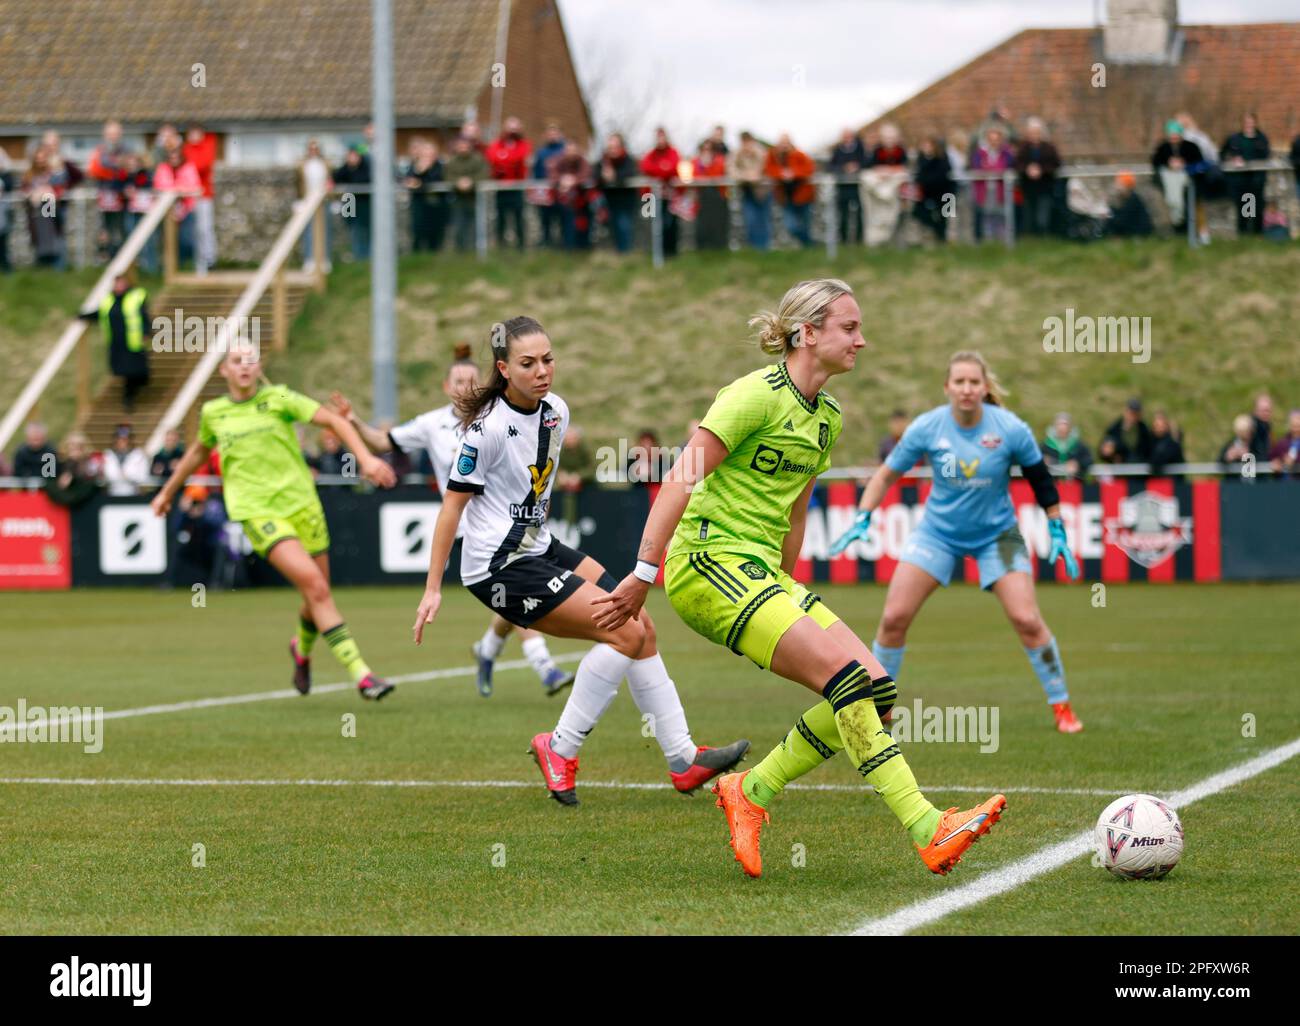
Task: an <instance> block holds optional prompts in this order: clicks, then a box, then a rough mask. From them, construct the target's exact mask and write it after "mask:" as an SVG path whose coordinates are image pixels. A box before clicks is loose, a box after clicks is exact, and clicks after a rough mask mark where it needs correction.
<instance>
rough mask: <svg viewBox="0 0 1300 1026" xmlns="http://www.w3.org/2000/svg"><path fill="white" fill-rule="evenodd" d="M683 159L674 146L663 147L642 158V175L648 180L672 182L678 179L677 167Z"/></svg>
mask: <svg viewBox="0 0 1300 1026" xmlns="http://www.w3.org/2000/svg"><path fill="white" fill-rule="evenodd" d="M679 163H681V157H680V156H679V155H678V153H677V150H676V149H675V148H674V147H672V146H661V147H659V148H658V149H653V150H650V151H649V152H648V153H647V154H646V155H645V156H644V157H642V158H641V173H642V174H643V175H645V176H646V177H647V178H662V179H663V180H664V182H670V181H672V180H673V179H674V178H676V177H677V165H678V164H679Z"/></svg>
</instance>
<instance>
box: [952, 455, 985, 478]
mask: <svg viewBox="0 0 1300 1026" xmlns="http://www.w3.org/2000/svg"><path fill="white" fill-rule="evenodd" d="M957 462H958V463H959V464H960V465H961V472H962V473H963V474H965V475H966V476H967V477H974V476H975V471H977V470H979V468H980V461H979V460H971V461H970V462H969V463H967V462H966V461H965V460H961V459H959V460H958V461H957Z"/></svg>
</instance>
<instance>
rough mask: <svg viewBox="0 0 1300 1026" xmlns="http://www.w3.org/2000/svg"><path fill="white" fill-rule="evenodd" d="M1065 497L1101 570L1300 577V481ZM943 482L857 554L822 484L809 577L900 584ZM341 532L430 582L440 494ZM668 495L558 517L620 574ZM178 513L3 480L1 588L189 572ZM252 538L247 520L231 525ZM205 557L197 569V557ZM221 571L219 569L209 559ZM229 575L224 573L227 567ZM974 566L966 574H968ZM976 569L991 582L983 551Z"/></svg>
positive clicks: (342, 525) (398, 575) (903, 496)
mask: <svg viewBox="0 0 1300 1026" xmlns="http://www.w3.org/2000/svg"><path fill="white" fill-rule="evenodd" d="M1057 486H1058V488H1059V490H1060V493H1061V510H1062V516H1063V518H1064V520H1065V523H1066V526H1067V531H1068V533H1069V538H1070V544H1071V547H1072V548H1073V549H1074V551H1075V554H1076V555H1077V556H1078V558H1079V563H1080V566H1081V567H1082V569H1083V579H1084V580H1085V581H1094V582H1095V581H1103V582H1107V583H1111V582H1114V583H1120V582H1125V581H1150V582H1152V583H1168V582H1172V581H1198V582H1199V581H1207V582H1208V581H1220V580H1223V581H1254V580H1286V579H1292V580H1294V579H1300V545H1298V544H1297V537H1296V525H1297V524H1300V479H1295V478H1281V479H1268V478H1259V479H1255V480H1249V479H1243V478H1237V477H1226V478H1222V479H1220V478H1201V479H1197V480H1192V481H1186V480H1181V479H1174V478H1170V477H1153V478H1139V477H1122V478H1115V479H1112V480H1107V481H1101V482H1098V483H1091V482H1087V483H1084V482H1079V481H1072V480H1061V481H1058V484H1057ZM928 490H929V482H928V481H927V480H924V479H916V478H905V479H903V480H902V481H900V482H898V483H897V484H895V485H894V486H893V487H892V488H891V490H890V492H889V493H888V495H887V496H886V498H885V500H884V502H883V503H882V505H881V509H880V511H879V512H878V514H877V516H876V517H875V518H874V520H873V524H872V531H871V533H870V535H869V536H868V537H867V538H866V539H865V540H864V541H861V542H858V543H856V544H855V545H853V546H852V547H850V549H849V550H848V552H846V553H845V554H844V555H843V556H841V557H838V558H836V559H833V560H832V559H828V558H827V550H828V547H829V545H830V543H831V541H832V540H834V538H835V537H836V536H838V535H839V534H840V533H841V532H842V531H843V530H844V529H845V528H846V527H847V526H848V525H849V523H850V522H851V521H852V519H853V517H854V513H855V509H856V505H857V499H858V496H859V495H860V494H861V493H860V488H859V486H858V484H857V483H856V482H854V481H852V480H829V481H826V480H824V481H822V482H819V484H818V486H817V487H816V489H815V490H814V493H813V502H812V505H811V507H810V510H809V516H808V522H807V528H806V533H805V537H804V546H803V551H802V554H801V558H800V559H799V561H798V564H797V566H796V567H795V574H794V576H795V577H796V578H797V579H798V580H800V581H804V582H831V583H842V584H848V583H855V582H882V583H883V582H887V581H888V580H889V579H890V577H891V576H892V574H893V571H894V568H895V566H896V565H897V561H898V556H899V553H900V552H901V550H902V547H903V545H904V543H905V542H906V540H907V536H908V534H909V532H910V531H911V530H912V528H913V527H914V526H915V525H916V522H917V520H918V519H919V517H920V515H921V512H922V509H923V504H924V502H925V498H926V495H927V494H928ZM320 494H321V501H322V504H323V505H324V508H325V515H326V519H327V520H328V523H329V529H330V534H331V539H332V544H331V548H330V563H331V570H332V576H333V578H334V580H335V581H336V582H337V583H340V584H405V585H411V586H412V587H417V586H419V585H420V584H421V583H422V582H423V581H424V578H425V574H426V572H427V569H428V563H429V544H430V538H431V536H432V531H433V525H434V522H435V521H436V519H437V515H438V510H439V509H440V502H439V500H438V496H437V493H436V492H434V491H432V490H431V489H430V488H429V487H427V486H413V485H401V486H399V487H397V488H395V489H392V490H388V491H374V490H371V489H370V488H369V487H358V486H356V485H355V484H352V485H350V486H346V487H328V486H322V487H321V488H320ZM652 494H653V486H652V487H650V488H631V489H627V490H604V489H587V490H584V491H582V492H578V493H566V494H564V495H557V496H556V497H555V500H554V503H555V504H554V507H553V510H552V517H551V529H552V531H553V532H554V533H555V534H556V535H557V536H558V537H559V538H560V539H561V540H563V541H564V542H565V543H567V544H569V545H573V546H576V547H578V548H581V549H582V550H583V551H585V552H587V553H588V554H590V555H591V556H593V557H594V558H595V559H597V560H599V561H600V562H601V563H603V564H604V565H605V566H606V567H608V568H609V569H610V570H611V571H612V572H613V573H614V574H615V575H616V576H622V575H623V574H625V573H627V572H628V571H629V570H630V569H631V567H632V564H633V562H634V560H635V554H636V550H637V545H638V543H639V541H640V536H641V529H642V526H643V525H644V523H645V516H646V513H647V511H648V509H649V502H650V498H651V495H652ZM1011 496H1012V499H1013V501H1014V503H1015V506H1016V509H1017V516H1018V519H1019V526H1020V530H1021V532H1022V533H1023V535H1024V537H1025V539H1026V542H1027V544H1028V546H1029V549H1030V552H1031V555H1032V556H1033V558H1034V563H1035V574H1036V576H1037V578H1038V579H1039V580H1041V581H1049V580H1064V576H1063V571H1062V570H1061V569H1060V568H1059V567H1051V566H1049V565H1048V564H1047V563H1046V561H1045V559H1044V557H1045V556H1046V554H1047V551H1048V539H1047V525H1046V519H1045V516H1044V514H1043V511H1042V510H1041V509H1040V508H1039V507H1038V505H1037V504H1036V503H1035V502H1034V499H1033V495H1032V493H1031V491H1030V488H1029V485H1028V484H1027V483H1026V482H1024V481H1023V480H1014V481H1013V482H1012V484H1011ZM177 526H178V525H177V521H176V515H175V514H173V517H172V518H170V519H169V520H167V521H164V520H161V519H158V518H155V517H154V516H153V515H152V514H151V512H150V510H149V506H148V503H147V499H146V498H144V497H138V498H137V497H127V498H112V497H108V496H105V495H99V496H96V497H95V498H92V499H91V500H89V501H87V502H86V503H84V504H83V505H81V506H79V507H77V508H75V509H72V510H69V509H67V508H65V507H62V506H58V505H55V504H54V503H52V502H51V501H50V500H49V499H48V498H47V497H46V496H45V494H44V493H42V492H40V491H30V492H29V491H5V492H0V589H23V588H26V589H35V588H40V589H66V588H72V587H100V586H114V585H134V586H160V585H175V586H182V585H184V586H188V585H190V584H191V583H192V579H191V578H192V576H193V575H192V574H191V575H189V576H187V575H184V574H181V573H180V572H179V571H180V569H181V568H180V566H179V546H180V542H179V540H178V533H179V532H178V530H177ZM228 531H229V532H230V535H231V538H230V539H228V540H237V539H238V537H239V535H240V532H239V531H238V529H237V528H236V527H235V526H234V525H230V527H229V528H228ZM232 551H235V552H236V553H237V559H236V560H235V562H236V563H238V564H240V565H238V566H233V567H232V566H229V565H228V566H227V568H226V569H227V570H229V571H235V570H237V571H238V574H235V575H232V576H230V577H229V578H228V579H227V583H232V582H233V583H234V584H236V585H240V586H242V585H244V584H259V583H270V582H271V581H272V580H273V578H274V575H273V574H271V573H270V572H269V568H268V567H266V565H265V564H264V563H261V562H260V561H256V560H253V559H252V558H251V557H250V558H244V554H245V553H246V552H247V551H248V550H247V546H246V543H245V545H244V547H243V548H242V549H238V548H234V547H232ZM189 569H190V570H191V571H192V570H193V569H194V568H193V567H191V568H189ZM198 570H199V572H198V574H197V577H198V578H199V579H204V580H205V581H207V583H217V584H218V585H219V584H220V583H221V582H220V580H217V581H215V582H214V581H213V580H212V578H213V576H214V574H216V572H215V571H211V569H210V568H198ZM216 576H217V577H219V576H220V575H219V574H216ZM959 576H960V575H959ZM964 576H965V580H966V581H968V582H973V581H975V580H977V577H976V574H975V572H974V566H973V564H972V563H971V562H970V561H969V560H968V561H967V567H966V573H965V575H964Z"/></svg>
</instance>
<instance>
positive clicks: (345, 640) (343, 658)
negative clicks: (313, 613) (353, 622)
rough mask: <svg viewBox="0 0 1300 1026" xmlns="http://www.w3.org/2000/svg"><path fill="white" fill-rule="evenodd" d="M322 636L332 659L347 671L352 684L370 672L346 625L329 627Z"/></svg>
mask: <svg viewBox="0 0 1300 1026" xmlns="http://www.w3.org/2000/svg"><path fill="white" fill-rule="evenodd" d="M324 634H325V641H326V642H327V643H328V644H329V647H330V651H331V652H333V653H334V658H335V659H337V660H338V661H339V664H340V665H341V666H342V667H343V669H345V670H347V671H348V673H349V675H351V677H352V682H353V683H354V684H355V683H358V682H360V680H361V679H362V678H363V677H365V675H366V674H368V673H369V672H370V667H369V666H367V665H366V661H365V660H364V659H362V658H361V649H359V648H358V647H357V643H356V642H355V641H353V640H352V632H351V631H349V630H348V625H347V624H345V623H341V624H339V625H338V626H336V627H331V628H330V629H329V630H327V631H325V632H324Z"/></svg>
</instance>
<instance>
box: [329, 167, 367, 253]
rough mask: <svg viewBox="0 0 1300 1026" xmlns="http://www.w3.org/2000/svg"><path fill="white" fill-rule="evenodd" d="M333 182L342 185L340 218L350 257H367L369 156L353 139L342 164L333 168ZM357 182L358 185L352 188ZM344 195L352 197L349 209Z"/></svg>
mask: <svg viewBox="0 0 1300 1026" xmlns="http://www.w3.org/2000/svg"><path fill="white" fill-rule="evenodd" d="M334 182H335V184H336V185H340V186H342V187H343V190H344V193H345V197H344V201H343V220H344V221H346V222H347V225H348V236H349V238H350V240H351V243H352V259H353V260H358V261H363V262H364V261H366V260H369V259H370V158H369V157H367V156H366V155H365V154H364V153H362V152H361V147H360V146H358V145H356V144H355V143H354V144H353V145H351V146H349V147H348V152H347V154H346V155H345V156H344V158H343V164H342V166H340V167H339V169H338V170H337V171H335V172H334ZM353 186H356V187H357V188H355V189H354V188H352V187H353ZM347 196H351V197H352V204H351V213H349V212H348V211H349V207H348V203H347V198H346V197H347Z"/></svg>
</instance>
